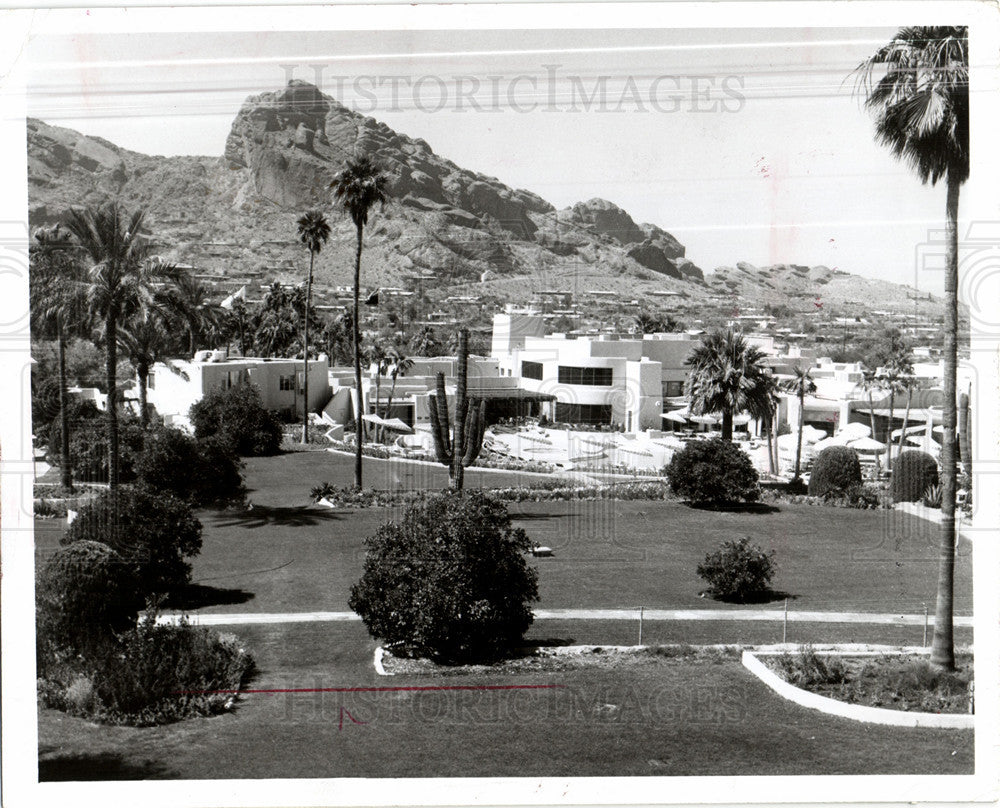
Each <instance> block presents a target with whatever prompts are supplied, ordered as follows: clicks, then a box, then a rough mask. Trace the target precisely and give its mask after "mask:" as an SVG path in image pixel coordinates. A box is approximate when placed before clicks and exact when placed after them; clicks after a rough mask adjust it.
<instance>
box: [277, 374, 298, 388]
mask: <svg viewBox="0 0 1000 808" xmlns="http://www.w3.org/2000/svg"><path fill="white" fill-rule="evenodd" d="M294 382H295V376H294V375H293V374H289V375H288V376H279V377H278V389H279V390H294V389H295V388H294V387H293V386H292V385H293V383H294Z"/></svg>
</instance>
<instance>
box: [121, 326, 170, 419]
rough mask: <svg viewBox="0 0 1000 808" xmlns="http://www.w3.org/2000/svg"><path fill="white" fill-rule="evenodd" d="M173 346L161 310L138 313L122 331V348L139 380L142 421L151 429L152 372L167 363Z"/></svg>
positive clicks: (168, 327)
mask: <svg viewBox="0 0 1000 808" xmlns="http://www.w3.org/2000/svg"><path fill="white" fill-rule="evenodd" d="M169 343H170V326H169V324H168V323H167V321H166V318H165V317H164V316H163V312H162V311H159V310H157V309H145V310H142V311H139V312H136V313H135V314H134V315H133V316H132V317H130V318H129V319H128V320H126V321H125V322H124V323H122V324H121V325H120V326H119V328H118V348H119V350H120V351H121V352H122V353H123V354H125V356H126V357H128V360H129V362H131V363H132V367H134V368H135V374H136V377H137V378H138V380H139V418H140V419H141V421H142V425H143V427H146V426H149V405H148V403H147V391H148V390H149V372H150V370H151V369H152V367H153V365H155V364H156V363H157V362H160V361H163V360H165V359H166V349H167V345H168V344H169Z"/></svg>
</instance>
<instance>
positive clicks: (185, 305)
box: [163, 267, 220, 358]
mask: <svg viewBox="0 0 1000 808" xmlns="http://www.w3.org/2000/svg"><path fill="white" fill-rule="evenodd" d="M167 278H168V280H169V284H168V286H167V288H166V289H165V290H164V293H163V299H164V302H165V303H166V306H167V309H168V310H169V311H170V312H171V314H172V315H173V316H174V317H175V318H176V319H177V320H178V322H179V323H181V324H183V327H184V329H185V330H186V331H187V337H188V357H189V358H190V357H192V356H194V352H195V349H196V348H197V347H198V338H199V337H201V336H204V334H205V333H206V332H208V331H211V330H212V327H213V326H214V325H215V324H216V323H217V321H218V320H219V319H220V315H219V312H218V308H217V307H216V306H213V305H212V304H211V303H210V302H209V298H210V297H211V295H212V290H211V289H210V288H209V287H208V286H207V285H206V284H204V283H202V282H201V281H200V280H198V279H197V278H196V277H194V275H193V274H191V273H190V272H188V271H186V270H183V269H180V268H177V267H171V271H170V272H169V274H168V275H167Z"/></svg>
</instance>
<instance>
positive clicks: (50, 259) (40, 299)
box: [29, 224, 86, 491]
mask: <svg viewBox="0 0 1000 808" xmlns="http://www.w3.org/2000/svg"><path fill="white" fill-rule="evenodd" d="M75 249H76V247H75V245H74V244H73V242H72V238H71V236H70V233H69V232H68V231H66V230H63V229H62V228H61V227H60V226H59V225H58V224H57V225H55V226H54V227H52V228H48V229H45V228H39V229H38V230H36V231H35V234H34V239H33V241H32V243H31V245H30V247H29V259H30V265H29V266H30V276H29V277H30V280H31V315H32V316H31V319H32V328H34V329H38V330H41V331H48V332H49V333H52V331H54V332H55V338H56V353H57V357H58V365H59V423H60V427H61V435H60V438H61V440H60V445H59V474H60V484H61V485H62V487H63V488H64V489H65V490H66V491H72V490H73V471H72V469H71V468H70V450H69V411H68V398H69V396H68V394H67V392H66V388H67V379H66V338H67V336H68V335H69V334H70V333H71V332H72V331H74V330H76V328H77V327H84V328H85V327H86V322H85V321H86V311H85V309H84V306H83V302H82V300H81V289H82V283H83V280H84V278H83V272H82V265H81V264H80V262H79V261H78V260H76V256H74V255H73V253H74V251H75ZM50 449H51V450H52V451H53V452H54V450H55V447H50Z"/></svg>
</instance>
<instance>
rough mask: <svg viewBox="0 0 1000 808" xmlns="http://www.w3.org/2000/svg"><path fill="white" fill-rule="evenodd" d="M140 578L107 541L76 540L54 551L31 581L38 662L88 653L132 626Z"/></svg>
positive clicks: (41, 666)
mask: <svg viewBox="0 0 1000 808" xmlns="http://www.w3.org/2000/svg"><path fill="white" fill-rule="evenodd" d="M141 606H142V601H141V598H140V597H139V594H138V582H137V581H136V580H135V577H134V576H133V575H132V573H131V570H130V568H129V567H128V566H127V565H125V564H124V561H123V559H122V558H121V556H119V555H118V553H116V552H115V551H114V550H112V549H111V548H110V547H108V546H107V545H106V544H101V543H99V542H95V541H77V542H75V543H73V544H71V545H69V546H68V547H63V548H61V549H59V550H57V551H56V552H55V553H54V554H53V555H52V557H51V558H49V560H48V561H47V562H46V563H45V565H44V566H43V567H41V568H40V569H39V570H38V573H37V575H36V580H35V614H36V622H37V639H38V643H37V645H38V652H39V653H38V662H39V669H40V670H43V669H45V668H46V667H47V665H48V664H49V662H50V661H52V660H53V659H55V658H56V657H59V656H62V655H64V654H66V653H69V654H84V655H89V654H92V653H94V652H95V650H96V649H98V648H99V647H100V646H101V645H102V644H103V643H105V642H107V641H108V640H109V639H110V638H111V637H112V636H113V634H114V632H117V631H124V630H125V629H127V628H129V627H130V626H133V625H135V620H136V613H137V612H138V610H139V608H140V607H141Z"/></svg>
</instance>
